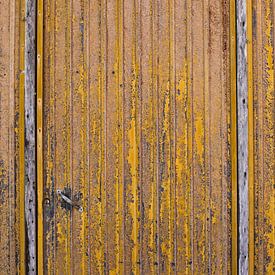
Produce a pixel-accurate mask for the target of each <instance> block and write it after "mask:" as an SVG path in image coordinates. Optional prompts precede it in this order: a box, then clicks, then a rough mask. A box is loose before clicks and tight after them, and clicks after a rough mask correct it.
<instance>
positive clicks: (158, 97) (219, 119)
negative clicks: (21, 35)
mask: <svg viewBox="0 0 275 275" xmlns="http://www.w3.org/2000/svg"><path fill="white" fill-rule="evenodd" d="M44 8H45V13H44V27H45V28H44V61H45V62H44V67H43V70H44V87H43V88H44V102H43V109H44V129H43V131H44V132H43V158H44V169H43V171H44V179H45V180H44V198H45V199H47V200H46V201H47V203H45V204H44V226H45V227H44V240H45V243H44V244H45V245H44V253H45V273H49V274H52V273H66V274H70V273H74V274H79V273H84V274H87V273H89V272H90V273H91V274H103V273H114V274H120V273H122V274H139V273H141V274H160V273H161V274H169V273H176V272H177V273H179V274H190V273H194V274H208V273H210V274H211V273H214V274H215V273H216V274H231V273H232V272H231V271H232V270H231V265H230V263H231V261H230V258H231V213H230V212H231V208H230V206H231V196H230V195H229V194H230V193H231V173H230V171H231V167H230V165H231V155H230V143H231V141H230V133H231V132H230V131H231V130H230V129H231V125H230V119H229V117H230V112H231V110H230V108H231V107H230V106H231V103H230V98H231V96H230V92H231V87H230V86H231V81H230V60H229V41H230V40H229V39H230V33H229V19H230V16H232V15H231V14H230V9H229V1H220V0H212V1H207V2H206V1H198V0H197V1H193V0H192V1H191V0H174V1H172V0H169V1H167V0H156V1H147V0H146V1H145V0H136V1H133V0H129V1H128V0H127V1H121V0H117V1H113V0H108V1H90V2H89V1H82V0H74V1H55V3H54V4H53V1H50V0H45V1H44ZM57 189H61V190H64V191H65V192H66V194H67V195H68V196H70V197H75V196H78V197H80V199H81V200H80V204H81V205H82V206H83V208H84V211H83V213H82V214H80V213H79V212H78V211H76V210H75V209H70V207H68V206H66V204H64V203H63V202H62V201H61V199H60V198H59V197H57V195H56V190H57ZM79 194H80V195H79ZM65 206H66V207H65ZM52 240H54V241H52Z"/></svg>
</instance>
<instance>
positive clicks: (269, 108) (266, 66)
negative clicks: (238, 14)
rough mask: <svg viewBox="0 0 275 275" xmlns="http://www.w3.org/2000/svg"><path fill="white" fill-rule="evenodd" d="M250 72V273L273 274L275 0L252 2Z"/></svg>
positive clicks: (274, 220) (250, 4) (249, 50)
mask: <svg viewBox="0 0 275 275" xmlns="http://www.w3.org/2000/svg"><path fill="white" fill-rule="evenodd" d="M248 9H249V13H248V22H249V25H248V30H249V32H248V39H249V41H248V42H249V43H248V73H249V98H248V110H249V114H248V122H249V129H248V130H249V175H248V179H249V188H250V193H249V210H250V216H249V217H250V220H249V243H250V247H249V260H250V262H249V273H250V274H254V273H255V274H272V273H274V262H275V255H274V244H275V237H274V236H275V234H274V228H275V217H274V213H275V211H274V205H275V202H274V198H275V194H274V169H275V167H274V112H275V108H274V106H275V105H274V45H275V41H274V35H273V33H274V22H275V21H274V20H275V18H274V10H275V7H274V1H270V0H265V1H251V2H249V6H248Z"/></svg>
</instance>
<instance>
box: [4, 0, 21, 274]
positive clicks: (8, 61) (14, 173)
mask: <svg viewBox="0 0 275 275" xmlns="http://www.w3.org/2000/svg"><path fill="white" fill-rule="evenodd" d="M24 9H25V2H24V1H2V2H1V8H0V28H1V29H0V217H1V221H0V273H1V274H16V273H18V274H19V273H20V274H25V226H24V211H25V209H24V49H25V46H24V40H25V36H24V35H25V34H24V30H25V23H24V16H25V10H24Z"/></svg>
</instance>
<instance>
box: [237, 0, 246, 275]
mask: <svg viewBox="0 0 275 275" xmlns="http://www.w3.org/2000/svg"><path fill="white" fill-rule="evenodd" d="M236 9H237V13H236V15H237V105H238V198H239V199H238V206H239V217H238V223H239V225H238V228H239V229H238V234H239V237H238V240H239V259H238V262H239V273H240V274H247V272H248V230H249V229H248V146H247V145H248V120H247V118H248V115H247V114H248V109H247V100H248V98H247V87H248V86H247V85H248V83H247V29H246V26H247V18H246V14H247V13H246V1H237V4H236Z"/></svg>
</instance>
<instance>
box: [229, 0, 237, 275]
mask: <svg viewBox="0 0 275 275" xmlns="http://www.w3.org/2000/svg"><path fill="white" fill-rule="evenodd" d="M230 14H231V16H230V75H231V77H230V81H231V86H230V89H231V113H230V116H229V117H228V120H230V124H231V125H230V128H231V130H230V131H229V133H228V135H229V138H230V141H231V173H232V174H231V186H232V187H231V188H232V202H231V223H232V225H231V228H232V229H231V230H232V233H231V234H232V235H231V236H232V253H231V255H232V256H231V257H232V259H231V268H232V274H233V275H237V274H238V167H237V159H238V153H237V148H238V145H237V91H236V89H237V84H236V80H237V74H236V73H237V72H236V69H237V68H236V62H235V61H236V58H237V53H236V46H237V45H236V20H235V18H236V2H235V0H231V1H230Z"/></svg>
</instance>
